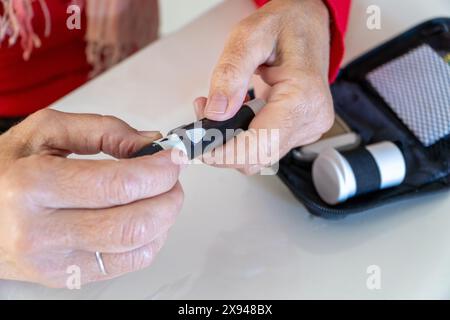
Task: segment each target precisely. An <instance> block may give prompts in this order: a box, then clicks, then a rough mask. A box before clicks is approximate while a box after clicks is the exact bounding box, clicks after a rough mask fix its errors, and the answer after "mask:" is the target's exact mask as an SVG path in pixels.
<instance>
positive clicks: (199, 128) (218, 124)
mask: <svg viewBox="0 0 450 320" xmlns="http://www.w3.org/2000/svg"><path fill="white" fill-rule="evenodd" d="M265 104H266V102H265V101H264V100H261V99H255V100H252V101H249V102H246V103H245V104H244V105H243V106H242V107H241V108H240V109H239V111H238V112H237V113H236V115H235V116H234V117H232V118H231V119H228V120H225V121H214V120H209V119H202V120H199V121H196V122H194V123H191V124H188V125H185V126H181V127H178V128H176V129H174V130H171V131H170V132H169V134H168V135H167V136H166V137H165V138H162V139H160V140H157V141H154V142H152V143H151V144H149V145H147V146H145V147H144V148H142V149H141V150H139V151H138V152H136V153H135V154H134V155H133V156H132V157H133V158H136V157H142V156H147V155H152V154H155V153H157V152H159V151H162V150H169V149H179V150H182V151H183V152H184V153H185V154H186V155H187V156H188V158H189V159H194V158H196V157H198V156H200V155H201V154H203V153H205V152H208V151H210V150H213V149H214V148H217V147H218V146H220V145H223V144H225V143H226V142H227V141H228V140H230V139H232V138H233V137H234V136H236V135H237V134H238V133H239V132H240V130H247V129H248V126H249V125H250V123H251V122H252V120H253V118H254V117H255V115H256V114H257V113H258V112H259V111H260V110H261V109H262V108H263V107H264V106H265Z"/></svg>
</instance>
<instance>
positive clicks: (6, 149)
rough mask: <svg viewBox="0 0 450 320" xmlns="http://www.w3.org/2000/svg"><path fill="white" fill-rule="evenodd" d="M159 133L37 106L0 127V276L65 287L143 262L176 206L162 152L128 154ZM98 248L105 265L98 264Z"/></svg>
mask: <svg viewBox="0 0 450 320" xmlns="http://www.w3.org/2000/svg"><path fill="white" fill-rule="evenodd" d="M158 137H159V135H158V134H155V133H153V134H152V133H139V132H137V131H136V130H134V129H132V128H131V127H129V126H128V125H127V124H125V123H124V122H122V121H120V120H118V119H116V118H113V117H105V116H99V115H79V114H68V113H62V112H58V111H53V110H43V111H40V112H37V113H36V114H34V115H32V116H30V117H28V118H27V119H26V120H24V121H23V122H22V123H20V124H19V125H17V126H15V127H13V128H12V129H11V130H9V131H8V132H6V133H5V134H3V135H2V136H0V206H1V211H0V279H10V280H20V281H29V282H35V283H40V284H43V285H46V286H50V287H64V286H66V282H67V279H68V277H69V276H70V274H68V273H67V272H68V268H69V266H78V267H79V268H80V269H79V270H80V272H81V274H80V275H81V283H82V284H84V283H89V282H93V281H98V280H104V279H109V278H114V277H117V276H119V275H122V274H125V273H128V272H132V271H135V270H138V269H142V268H145V267H147V266H148V265H149V264H150V263H151V262H152V261H153V259H154V257H155V255H156V254H157V253H158V251H159V250H160V249H161V246H162V245H163V243H164V241H165V239H166V236H167V232H168V230H169V228H170V227H171V226H172V224H173V223H174V220H175V217H176V215H177V214H178V212H179V211H180V209H181V205H182V202H183V191H182V189H181V186H180V184H179V183H178V176H179V173H180V165H178V164H175V163H174V162H173V161H172V160H171V155H170V152H162V153H160V154H157V155H154V156H148V157H142V158H137V159H124V160H118V161H116V160H79V159H78V160H77V159H67V158H66V156H67V155H68V154H70V153H77V154H96V153H99V152H105V153H107V154H110V155H112V156H114V157H116V158H122V159H123V158H127V157H129V156H130V155H131V154H133V153H134V152H136V151H137V150H139V149H140V148H142V147H143V146H144V145H146V144H148V143H150V142H151V141H153V140H154V139H156V138H158ZM96 251H98V252H101V253H102V256H103V261H104V265H105V268H106V271H107V274H106V275H104V274H102V272H101V271H100V269H99V266H98V264H97V261H96V257H95V252H96Z"/></svg>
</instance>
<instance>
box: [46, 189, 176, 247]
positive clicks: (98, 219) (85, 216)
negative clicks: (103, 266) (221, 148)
mask: <svg viewBox="0 0 450 320" xmlns="http://www.w3.org/2000/svg"><path fill="white" fill-rule="evenodd" d="M182 204H183V190H182V188H181V186H180V184H176V185H175V187H174V188H173V189H172V190H170V191H169V192H167V193H164V194H162V195H160V196H157V197H153V198H150V199H146V200H141V201H137V202H134V203H132V204H129V205H125V206H118V207H114V208H109V209H102V210H59V211H56V212H54V213H53V214H51V216H49V217H48V218H46V225H51V226H52V227H51V230H53V232H47V233H46V235H44V237H45V238H44V239H43V240H41V244H40V245H41V246H42V245H46V246H47V247H49V248H53V249H76V250H85V251H93V252H94V251H101V252H108V253H121V252H126V251H130V250H133V249H136V248H139V247H141V246H143V245H145V244H147V243H149V242H151V241H153V240H154V239H156V238H158V237H159V236H160V235H161V234H163V233H165V232H167V231H168V230H169V228H170V227H171V226H172V225H173V224H174V222H175V218H176V216H177V215H178V213H179V212H180V210H181V206H182Z"/></svg>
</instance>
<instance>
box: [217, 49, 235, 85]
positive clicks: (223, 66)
mask: <svg viewBox="0 0 450 320" xmlns="http://www.w3.org/2000/svg"><path fill="white" fill-rule="evenodd" d="M235 54H236V53H235ZM232 59H233V58H227V60H228V61H222V62H221V63H220V64H219V65H218V66H217V67H216V70H215V72H214V80H216V83H217V82H218V83H222V82H223V81H225V80H226V81H231V82H233V83H234V82H238V81H239V79H240V77H239V74H240V71H239V66H238V64H237V63H235V62H233V61H232Z"/></svg>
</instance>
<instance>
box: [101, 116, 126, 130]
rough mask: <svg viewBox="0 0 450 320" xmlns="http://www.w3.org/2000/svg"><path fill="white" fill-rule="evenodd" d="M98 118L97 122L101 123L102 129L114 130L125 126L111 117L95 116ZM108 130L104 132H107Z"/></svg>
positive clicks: (117, 119) (122, 122)
mask: <svg viewBox="0 0 450 320" xmlns="http://www.w3.org/2000/svg"><path fill="white" fill-rule="evenodd" d="M97 116H98V117H99V120H100V121H101V123H102V125H103V127H104V128H105V129H109V130H114V129H119V128H122V127H123V126H124V125H126V124H125V122H124V121H122V120H120V119H119V118H117V117H115V116H111V115H97ZM107 131H108V130H105V132H107Z"/></svg>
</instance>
